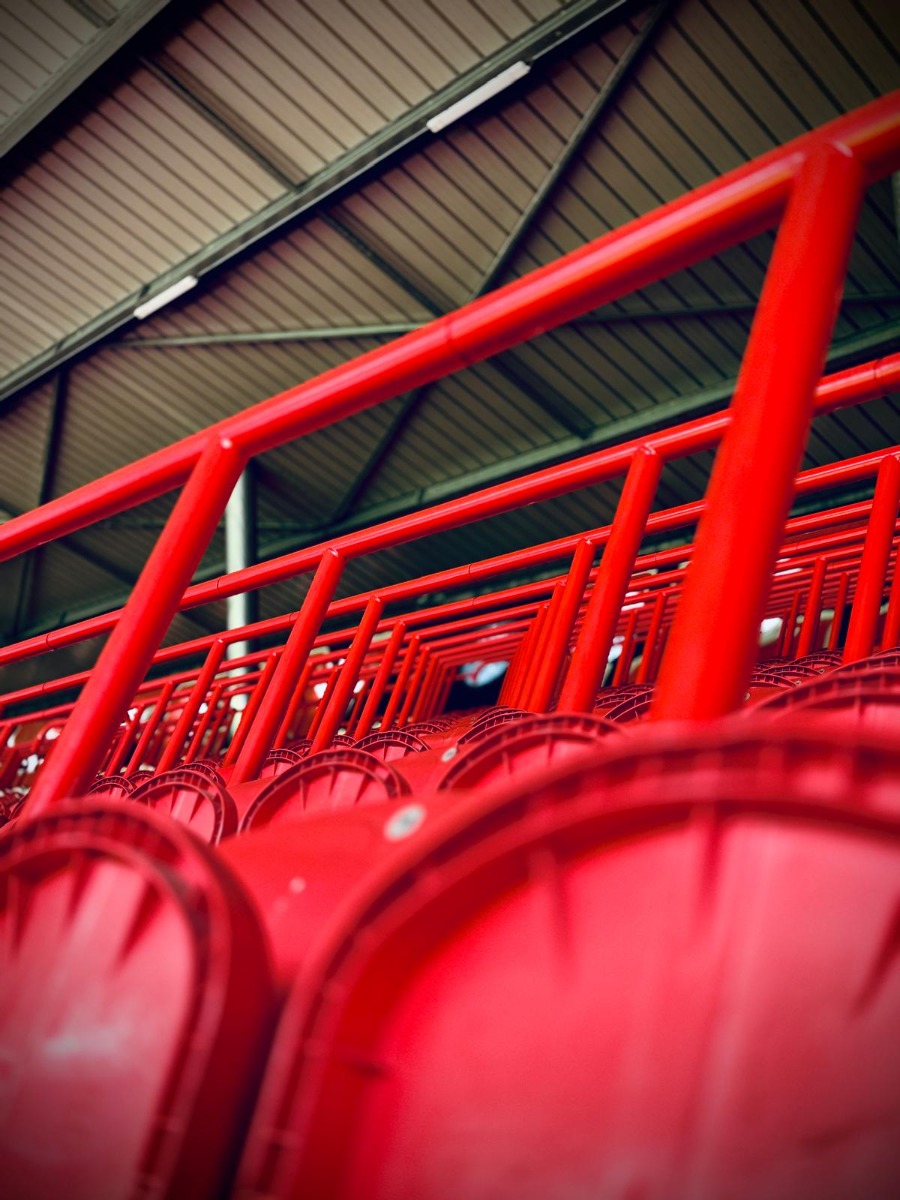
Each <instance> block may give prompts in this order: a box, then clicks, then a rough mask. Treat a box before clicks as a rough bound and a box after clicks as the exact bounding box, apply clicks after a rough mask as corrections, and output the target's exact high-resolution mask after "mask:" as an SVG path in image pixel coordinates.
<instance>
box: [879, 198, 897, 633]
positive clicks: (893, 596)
mask: <svg viewBox="0 0 900 1200" xmlns="http://www.w3.org/2000/svg"><path fill="white" fill-rule="evenodd" d="M895 178H896V176H895ZM898 645H900V548H898V549H897V550H896V551H895V553H894V580H893V583H892V584H891V593H890V597H889V599H888V610H887V616H886V617H885V618H884V633H883V635H882V638H881V649H882V650H893V649H894V647H895V646H898Z"/></svg>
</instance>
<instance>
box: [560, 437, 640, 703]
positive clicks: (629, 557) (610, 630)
mask: <svg viewBox="0 0 900 1200" xmlns="http://www.w3.org/2000/svg"><path fill="white" fill-rule="evenodd" d="M661 471H662V460H661V459H660V457H659V455H658V454H657V453H656V452H655V451H654V450H650V449H647V448H646V447H641V448H640V449H639V450H637V451H636V452H635V456H634V458H633V460H632V463H631V466H630V467H629V469H628V474H627V476H626V478H625V483H624V484H623V486H622V492H621V495H620V497H619V503H618V505H617V506H616V515H615V519H614V520H613V523H612V526H611V527H610V534H609V538H608V540H607V543H606V547H605V549H604V551H603V557H602V558H601V559H600V568H599V570H598V572H597V579H596V582H595V583H594V590H593V593H592V595H591V599H590V602H589V604H588V607H587V612H586V613H585V618H584V623H583V625H582V627H581V632H580V633H579V635H578V641H577V643H576V645H575V651H574V653H573V655H572V661H571V663H570V665H569V670H568V673H567V675H566V680H565V683H564V684H563V689H562V693H561V695H560V698H559V705H558V708H559V711H560V712H590V711H591V709H592V708H593V707H594V698H595V696H596V695H597V691H598V690H599V688H600V685H601V682H602V680H603V673H604V671H605V670H606V663H607V661H608V659H609V652H610V648H611V646H612V639H613V635H614V633H615V625H616V621H617V619H618V615H619V611H620V609H621V607H622V603H623V601H624V599H625V593H626V591H627V590H628V584H629V582H630V580H631V576H632V573H633V571H634V565H635V559H636V558H637V553H638V549H639V548H640V544H641V540H642V539H643V537H644V530H645V527H646V524H647V517H648V516H649V514H650V510H651V508H652V507H653V500H654V497H655V496H656V489H657V486H658V484H659V476H660V472H661Z"/></svg>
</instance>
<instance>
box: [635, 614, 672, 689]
mask: <svg viewBox="0 0 900 1200" xmlns="http://www.w3.org/2000/svg"><path fill="white" fill-rule="evenodd" d="M668 600H669V597H668V595H667V593H666V592H660V593H659V594H658V595H657V597H656V599H655V600H654V601H653V615H652V616H651V618H650V627H649V629H648V630H647V636H646V638H645V639H644V653H643V655H642V656H641V661H640V665H639V666H638V669H637V672H636V674H635V677H634V682H635V683H651V682H652V679H653V677H652V675H651V673H650V672H651V668H652V665H653V658H654V654H655V652H656V645H657V642H658V641H659V633H660V630H661V628H662V623H663V618H664V617H665V614H666V605H667V604H668Z"/></svg>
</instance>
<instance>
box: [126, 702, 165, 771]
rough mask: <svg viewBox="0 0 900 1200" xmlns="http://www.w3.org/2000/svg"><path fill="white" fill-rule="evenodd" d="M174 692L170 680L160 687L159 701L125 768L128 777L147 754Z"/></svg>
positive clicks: (146, 722) (145, 724)
mask: <svg viewBox="0 0 900 1200" xmlns="http://www.w3.org/2000/svg"><path fill="white" fill-rule="evenodd" d="M174 691H175V684H174V683H173V682H172V680H171V679H169V680H167V681H166V682H165V683H164V684H163V686H162V691H161V692H160V693H159V699H158V700H157V702H156V704H155V705H154V707H153V712H152V713H151V714H150V719H149V721H145V722H144V728H143V730H142V731H141V736H140V737H139V738H138V742H137V745H136V746H135V748H134V753H133V754H132V756H131V759H130V760H129V763H128V766H127V767H126V768H125V773H126V774H127V775H130V774H131V773H132V771H136V770H137V769H138V767H139V766H140V765H141V760H142V759H143V757H144V755H145V754H146V753H147V750H148V748H149V746H150V743H151V742H152V741H153V736H154V734H155V733H156V731H157V729H158V728H159V726H160V723H161V722H162V720H163V718H164V717H165V715H166V709H167V708H168V707H169V701H170V700H171V699H172V693H173V692H174Z"/></svg>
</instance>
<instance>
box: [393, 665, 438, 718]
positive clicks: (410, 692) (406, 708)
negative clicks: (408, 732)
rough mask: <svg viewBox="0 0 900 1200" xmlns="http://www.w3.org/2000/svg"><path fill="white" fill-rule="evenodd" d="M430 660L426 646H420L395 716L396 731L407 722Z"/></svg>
mask: <svg viewBox="0 0 900 1200" xmlns="http://www.w3.org/2000/svg"><path fill="white" fill-rule="evenodd" d="M430 660H431V651H430V650H429V649H428V647H427V646H425V645H424V644H421V645H420V647H419V655H418V659H417V661H416V666H415V670H414V671H413V673H412V677H411V679H410V682H409V686H408V687H407V689H406V694H405V696H404V697H403V704H402V705H401V706H400V711H399V713H398V714H397V721H396V724H397V728H398V729H402V728H403V726H404V725H405V724H406V723H407V721H408V720H409V714H410V711H411V710H412V706H413V704H414V703H415V702H416V700H417V699H418V696H419V688H420V687H421V686H422V678H423V676H424V674H425V670H426V668H427V666H428V663H429V661H430Z"/></svg>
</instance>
